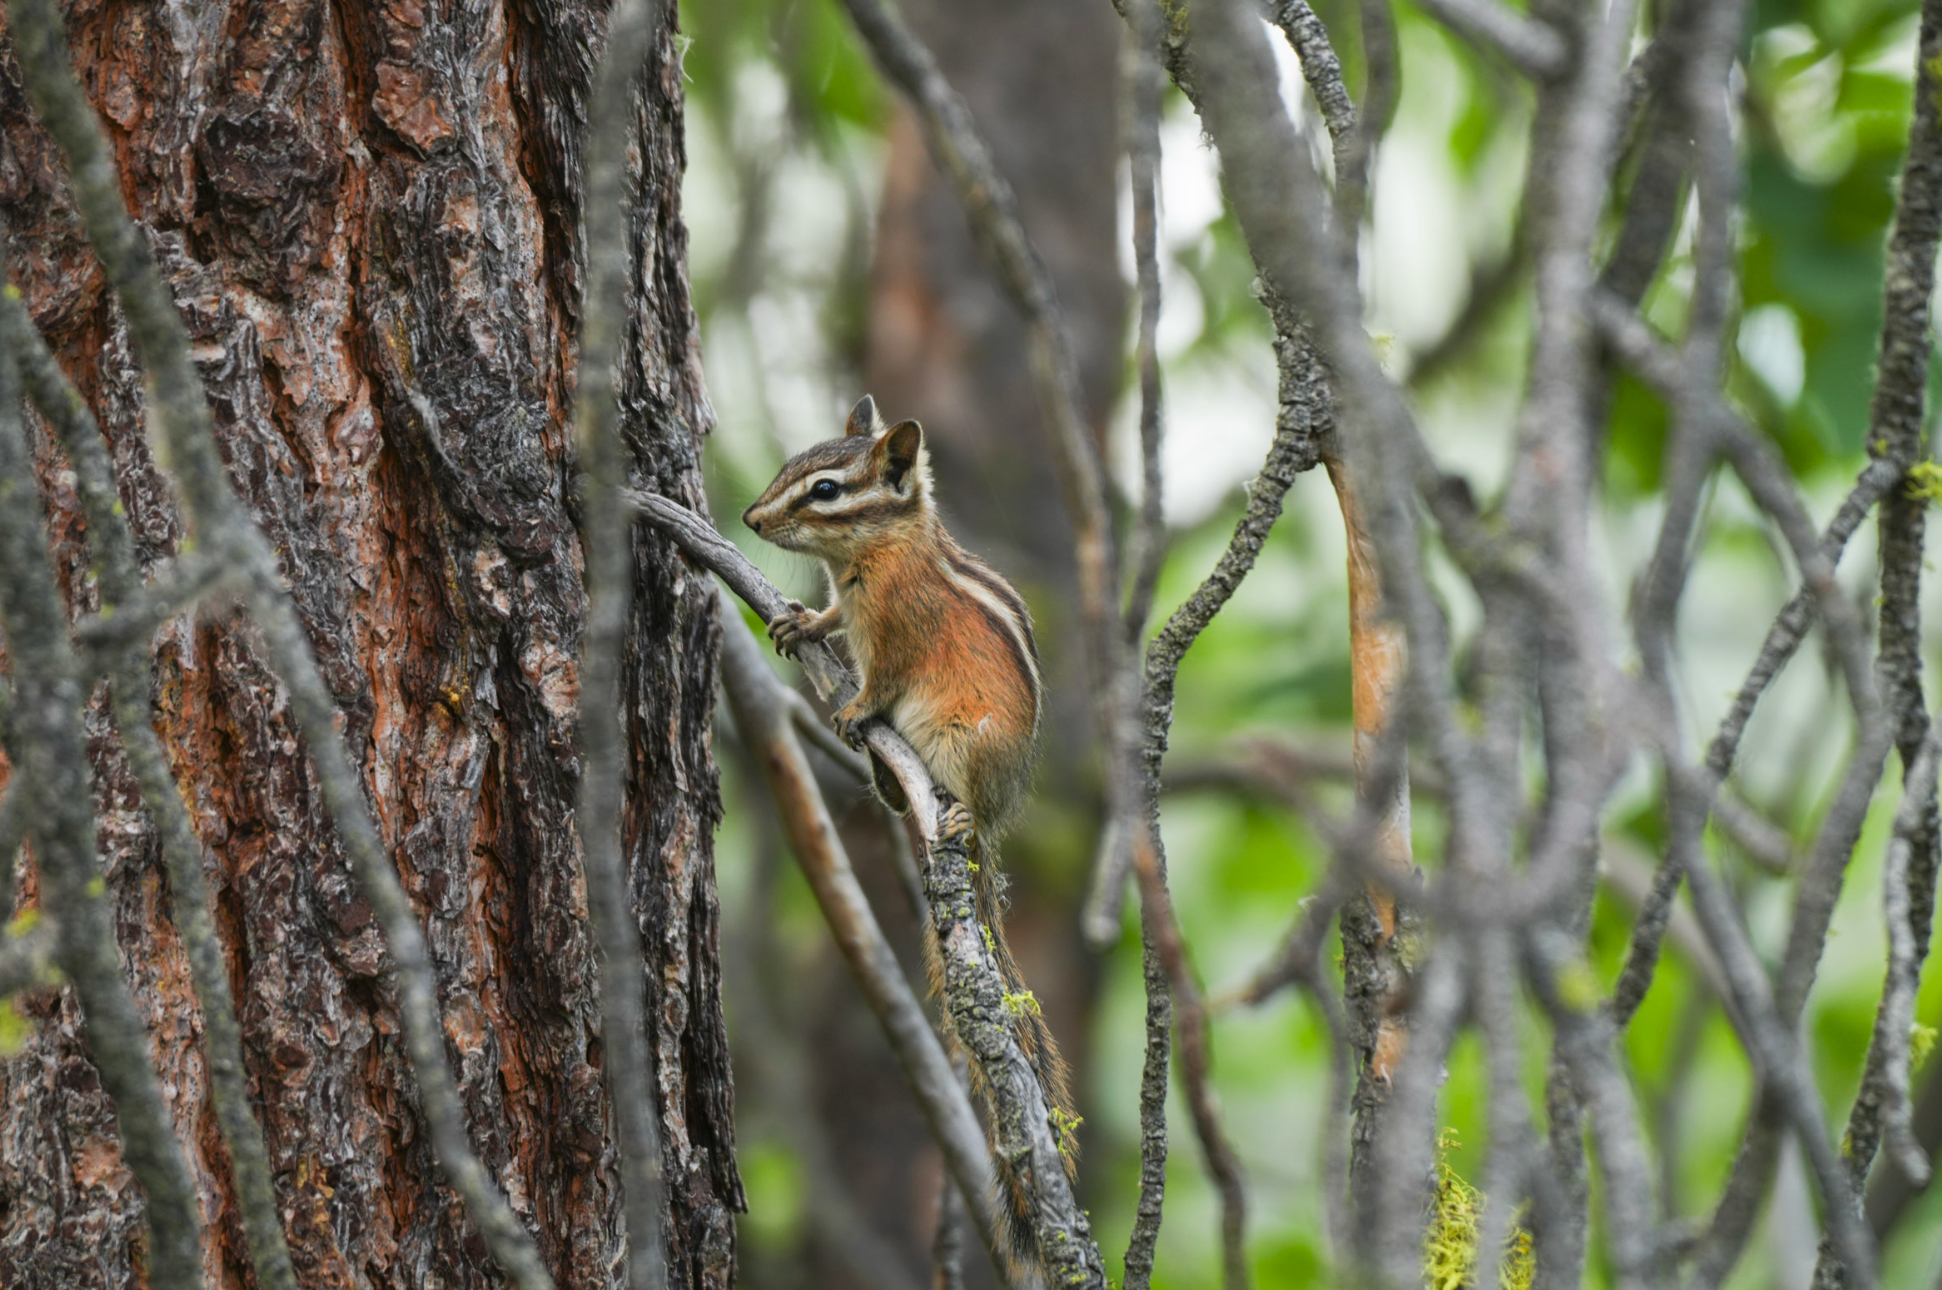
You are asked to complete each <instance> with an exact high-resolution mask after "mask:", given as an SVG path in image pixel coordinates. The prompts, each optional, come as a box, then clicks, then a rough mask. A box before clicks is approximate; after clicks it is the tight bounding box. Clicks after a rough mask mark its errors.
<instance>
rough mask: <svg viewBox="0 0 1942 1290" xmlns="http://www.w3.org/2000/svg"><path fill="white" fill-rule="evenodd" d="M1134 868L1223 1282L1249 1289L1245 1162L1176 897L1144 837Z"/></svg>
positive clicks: (1235, 1288) (1231, 1287) (1137, 844)
mask: <svg viewBox="0 0 1942 1290" xmlns="http://www.w3.org/2000/svg"><path fill="white" fill-rule="evenodd" d="M1133 854H1134V870H1135V872H1136V873H1137V875H1138V877H1139V883H1140V900H1141V903H1142V909H1143V918H1144V921H1145V922H1146V924H1147V925H1148V926H1150V927H1151V928H1152V929H1153V943H1154V947H1155V949H1156V950H1157V951H1158V953H1159V956H1160V961H1161V963H1162V964H1163V965H1164V966H1165V968H1166V973H1167V981H1168V984H1169V985H1170V986H1171V987H1172V993H1173V1000H1174V1011H1175V1024H1176V1025H1177V1026H1178V1027H1179V1030H1180V1076H1181V1083H1182V1084H1184V1085H1185V1086H1186V1093H1187V1105H1188V1106H1189V1107H1190V1108H1191V1109H1192V1112H1193V1121H1194V1132H1195V1134H1196V1135H1197V1136H1198V1137H1199V1138H1200V1147H1201V1150H1202V1151H1203V1152H1205V1153H1206V1156H1207V1172H1208V1173H1209V1174H1211V1175H1213V1179H1214V1186H1215V1187H1216V1189H1217V1190H1218V1191H1219V1192H1220V1210H1221V1220H1220V1226H1221V1284H1222V1285H1223V1286H1225V1287H1226V1290H1246V1288H1247V1287H1248V1286H1249V1285H1250V1284H1252V1282H1251V1279H1250V1278H1249V1276H1248V1271H1247V1246H1246V1235H1247V1187H1246V1182H1245V1180H1244V1179H1243V1178H1242V1176H1241V1162H1240V1160H1239V1159H1238V1158H1237V1157H1236V1156H1235V1154H1234V1145H1233V1143H1232V1142H1230V1141H1229V1140H1228V1137H1227V1130H1226V1129H1225V1128H1223V1127H1222V1125H1221V1120H1220V1100H1219V1098H1218V1097H1216V1096H1215V1093H1214V1089H1213V1070H1212V1066H1213V1054H1212V1053H1211V1052H1210V1051H1209V1036H1208V1025H1207V1009H1206V1007H1205V1005H1204V1004H1202V1002H1201V999H1200V990H1199V987H1198V986H1196V985H1195V984H1194V979H1193V971H1192V969H1191V968H1190V967H1189V966H1188V964H1187V950H1186V945H1185V943H1184V941H1183V940H1182V938H1181V935H1180V924H1179V922H1178V920H1177V919H1175V917H1174V913H1173V899H1172V897H1171V896H1169V895H1168V894H1167V888H1166V881H1165V879H1164V877H1163V876H1162V875H1161V873H1160V870H1159V866H1158V865H1157V864H1156V863H1155V856H1154V852H1153V848H1152V847H1151V846H1150V845H1149V844H1148V843H1147V840H1146V839H1145V838H1144V837H1141V838H1139V839H1138V840H1136V842H1135V843H1134V848H1133Z"/></svg>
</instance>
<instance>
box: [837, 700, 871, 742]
mask: <svg viewBox="0 0 1942 1290" xmlns="http://www.w3.org/2000/svg"><path fill="white" fill-rule="evenodd" d="M876 715H877V714H876V713H874V712H872V711H870V709H868V708H866V707H864V706H863V701H862V700H861V699H852V700H850V701H849V702H848V703H846V704H844V705H843V706H842V707H840V708H838V709H837V710H836V711H834V712H832V713H830V714H829V724H831V725H832V726H835V727H836V734H837V737H838V738H840V739H841V740H842V741H843V742H844V743H846V744H848V745H849V746H850V747H852V748H854V749H856V750H857V751H858V752H862V751H863V723H864V722H866V721H868V720H869V719H870V718H872V717H874V716H876Z"/></svg>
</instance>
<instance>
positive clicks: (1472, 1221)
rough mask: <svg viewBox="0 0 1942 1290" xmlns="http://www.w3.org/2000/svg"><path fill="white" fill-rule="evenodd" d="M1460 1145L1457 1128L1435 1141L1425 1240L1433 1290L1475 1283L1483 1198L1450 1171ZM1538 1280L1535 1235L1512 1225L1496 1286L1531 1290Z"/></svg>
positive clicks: (1451, 1289) (1426, 1279) (1459, 1288)
mask: <svg viewBox="0 0 1942 1290" xmlns="http://www.w3.org/2000/svg"><path fill="white" fill-rule="evenodd" d="M1456 1145H1457V1137H1456V1130H1454V1129H1445V1130H1444V1131H1443V1132H1442V1134H1441V1135H1440V1136H1439V1137H1438V1138H1437V1140H1436V1199H1435V1201H1434V1203H1433V1205H1432V1207H1431V1214H1430V1227H1429V1232H1428V1234H1427V1235H1426V1236H1425V1237H1424V1240H1423V1282H1424V1284H1425V1285H1426V1286H1428V1287H1429V1290H1463V1288H1464V1287H1466V1286H1472V1285H1475V1284H1476V1270H1477V1244H1478V1242H1480V1241H1481V1240H1482V1239H1483V1233H1482V1230H1481V1229H1482V1227H1483V1212H1484V1201H1485V1198H1484V1194H1483V1193H1482V1192H1480V1191H1478V1190H1477V1189H1476V1188H1475V1187H1472V1186H1471V1185H1470V1184H1469V1183H1467V1182H1465V1181H1464V1180H1463V1179H1462V1178H1461V1177H1459V1176H1458V1175H1457V1172H1456V1171H1455V1170H1454V1169H1452V1168H1450V1160H1449V1154H1450V1152H1451V1151H1452V1150H1453V1149H1454V1148H1455V1147H1456ZM1536 1275H1537V1259H1536V1256H1535V1255H1534V1254H1533V1253H1532V1250H1531V1234H1530V1233H1529V1232H1528V1231H1526V1230H1525V1229H1524V1227H1523V1225H1522V1224H1517V1225H1514V1226H1513V1227H1512V1228H1511V1233H1510V1240H1509V1242H1508V1243H1507V1244H1506V1245H1505V1247H1504V1252H1503V1256H1502V1259H1501V1261H1500V1262H1499V1264H1498V1277H1497V1284H1498V1286H1499V1287H1500V1290H1530V1287H1531V1282H1532V1280H1533V1279H1534V1278H1535V1277H1536Z"/></svg>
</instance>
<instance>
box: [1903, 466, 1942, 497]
mask: <svg viewBox="0 0 1942 1290" xmlns="http://www.w3.org/2000/svg"><path fill="white" fill-rule="evenodd" d="M1907 487H1908V495H1909V497H1911V498H1913V499H1915V500H1917V501H1927V502H1942V462H1933V461H1918V462H1916V463H1915V464H1914V465H1913V466H1910V467H1909V468H1908V485H1907Z"/></svg>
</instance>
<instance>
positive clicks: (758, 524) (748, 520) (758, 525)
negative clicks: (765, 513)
mask: <svg viewBox="0 0 1942 1290" xmlns="http://www.w3.org/2000/svg"><path fill="white" fill-rule="evenodd" d="M742 523H744V524H746V525H748V526H749V527H750V528H752V529H754V530H755V531H756V532H757V533H760V532H761V531H762V521H761V520H758V519H756V518H755V508H754V507H753V506H751V507H749V508H748V509H747V510H745V511H743V512H742Z"/></svg>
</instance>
